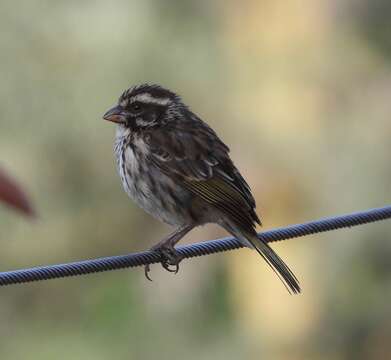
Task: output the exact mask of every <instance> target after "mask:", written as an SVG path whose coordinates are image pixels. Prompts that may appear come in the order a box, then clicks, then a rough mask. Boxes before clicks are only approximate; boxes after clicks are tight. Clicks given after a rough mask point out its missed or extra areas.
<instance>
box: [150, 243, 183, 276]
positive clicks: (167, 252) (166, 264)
mask: <svg viewBox="0 0 391 360" xmlns="http://www.w3.org/2000/svg"><path fill="white" fill-rule="evenodd" d="M151 250H152V251H155V252H157V253H158V254H159V257H160V259H161V260H160V263H161V265H162V266H163V268H164V269H166V270H167V271H169V272H172V273H175V274H177V273H178V271H179V263H180V262H181V261H182V260H183V255H181V254H180V253H179V252H178V251H176V250H175V248H174V247H173V246H169V245H160V246H159V247H153V248H152V249H151ZM171 266H173V268H172V267H171ZM150 270H151V269H150V266H149V265H145V267H144V272H145V277H146V278H147V279H148V280H150V281H152V279H151V277H150V276H149V272H150Z"/></svg>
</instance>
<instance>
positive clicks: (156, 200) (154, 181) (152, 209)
mask: <svg viewBox="0 0 391 360" xmlns="http://www.w3.org/2000/svg"><path fill="white" fill-rule="evenodd" d="M143 160H144V159H142V161H140V158H137V157H136V156H135V154H134V153H133V152H130V151H129V152H127V154H126V164H125V163H124V162H123V159H122V158H121V157H120V158H118V159H117V165H118V172H119V175H120V177H121V182H122V185H123V188H124V190H125V191H126V193H127V194H128V195H129V197H130V198H131V199H132V200H133V201H134V202H135V203H136V204H137V205H138V206H139V207H141V208H142V209H144V210H145V211H146V212H147V213H149V214H150V215H152V216H153V217H155V218H156V219H158V220H161V221H163V222H165V223H167V224H170V225H176V226H180V225H184V224H187V223H189V221H190V220H189V215H188V212H187V211H186V206H189V201H190V199H189V198H190V194H189V193H188V191H187V190H185V189H183V188H181V187H179V186H178V185H176V184H175V183H173V181H172V180H171V179H170V178H168V177H167V176H166V175H165V174H163V173H162V172H161V171H160V170H159V169H157V168H156V167H154V166H153V165H151V164H147V163H146V162H145V161H143Z"/></svg>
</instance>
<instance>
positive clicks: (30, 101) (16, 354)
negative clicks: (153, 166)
mask: <svg viewBox="0 0 391 360" xmlns="http://www.w3.org/2000/svg"><path fill="white" fill-rule="evenodd" d="M0 8H1V11H0V49H1V50H0V51H1V55H0V166H1V168H2V169H4V170H7V172H9V173H10V174H12V175H13V176H14V177H16V178H17V179H18V181H19V183H20V184H22V185H23V186H24V189H25V190H26V191H27V192H28V194H29V195H30V197H31V198H32V200H33V204H34V207H35V209H36V211H37V213H38V217H37V219H35V220H34V221H30V220H28V219H26V218H23V217H21V216H19V214H17V213H16V212H13V211H10V209H8V208H6V207H4V206H1V207H0V235H1V236H0V240H1V251H0V270H2V271H4V270H10V269H16V268H22V267H29V266H36V265H40V264H53V263H58V262H68V261H75V260H80V259H86V258H93V257H98V256H109V255H117V254H123V253H128V252H133V251H141V250H143V249H146V248H149V247H150V246H152V245H153V244H154V243H156V242H157V241H158V240H160V239H161V238H162V237H163V236H165V235H166V234H167V233H168V232H169V231H170V229H169V228H168V227H167V226H165V225H162V224H161V223H159V222H158V221H156V220H154V219H152V218H151V217H150V216H148V215H147V214H145V213H144V212H143V211H142V210H140V209H138V208H137V207H136V205H134V204H133V203H132V202H131V201H130V200H129V199H128V198H127V196H126V195H125V193H124V192H123V190H122V188H121V185H120V181H119V177H118V176H117V174H116V170H115V163H114V158H113V153H112V146H113V138H114V126H113V124H110V123H107V122H104V121H103V120H102V114H103V113H104V112H105V111H106V110H107V109H108V108H109V107H110V106H112V105H113V104H114V103H115V102H116V100H117V98H118V96H119V95H120V93H121V92H122V91H123V90H124V89H126V88H128V87H129V86H131V85H134V84H138V83H143V82H151V83H159V84H162V85H164V86H166V87H168V88H170V89H173V90H174V91H176V92H178V93H180V94H181V95H182V97H183V99H184V101H185V102H186V103H187V104H188V105H189V106H190V107H191V108H192V109H193V110H194V111H195V112H196V113H197V114H198V115H200V116H201V117H202V118H203V119H205V120H206V121H207V122H208V123H209V124H210V125H212V127H213V128H214V129H215V130H216V131H217V133H218V134H219V135H220V136H221V137H222V139H223V140H224V141H225V142H227V143H228V144H229V145H230V147H231V153H232V158H233V159H234V161H235V163H236V164H237V166H238V167H239V169H240V170H241V171H242V173H243V175H244V176H245V177H246V178H247V180H248V182H249V184H250V185H251V187H252V189H253V191H254V195H255V197H256V200H257V204H258V208H257V209H258V212H259V213H260V214H261V215H262V218H263V222H264V229H270V228H272V227H275V226H284V225H287V224H292V223H298V222H303V221H308V220H312V219H317V218H319V217H324V216H330V215H337V214H343V213H348V212H352V211H358V210H363V209H367V208H371V207H376V206H383V205H386V204H388V203H389V202H390V193H391V162H390V154H391V121H390V113H391V108H390V94H391V22H390V20H389V14H390V11H391V3H390V2H389V1H386V0H377V1H370V0H360V1H358V0H355V1H353V0H343V1H337V0H334V1H330V0H302V1H295V0H289V1H282V0H277V1H276V0H260V1H241V2H238V1H231V0H229V1H222V0H221V1H207V0H203V1H182V0H170V1H159V0H144V1H125V0H122V1H110V2H108V1H92V0H91V1H84V2H80V1H55V2H54V1H48V0H47V1H39V2H37V1H29V0H20V1H18V2H17V3H15V2H14V1H10V0H1V1H0ZM390 229H391V228H390V223H389V222H384V223H378V224H372V225H367V226H363V227H359V228H355V229H352V230H343V231H338V232H332V233H327V234H321V235H317V236H312V237H306V238H301V239H296V240H292V241H287V242H283V243H278V244H275V245H273V247H274V248H275V249H276V250H277V251H278V253H279V254H280V255H281V256H282V258H283V259H285V260H286V262H287V263H288V264H289V265H290V267H291V268H292V269H293V271H294V272H295V273H296V275H297V276H298V278H299V279H300V281H301V284H302V288H303V294H302V295H300V296H290V295H289V294H288V293H287V291H286V290H285V288H284V287H283V286H282V284H281V283H280V282H279V281H278V279H277V278H276V276H275V275H274V273H273V272H272V271H270V269H269V268H268V267H267V265H265V263H264V262H263V261H261V259H260V258H259V256H258V255H257V254H256V253H254V252H251V251H249V250H241V251H236V252H232V253H225V254H219V255H215V256H210V257H203V258H198V259H195V260H192V261H186V262H184V263H183V264H182V267H181V271H180V274H178V275H176V276H174V275H172V274H169V273H166V272H165V271H163V270H162V269H161V268H160V267H159V266H153V267H152V273H151V274H152V277H153V279H154V281H153V282H152V283H151V282H149V281H147V280H146V279H145V278H144V273H143V270H142V269H133V270H122V271H117V272H111V273H102V274H98V275H91V276H86V277H80V278H72V279H64V280H55V281H48V282H41V283H35V284H28V285H21V286H12V287H6V288H0V294H1V295H0V318H1V322H0V358H1V359H7V360H8V359H12V360H13V359H26V358H28V359H86V360H88V359H94V360H98V359H108V358H112V359H155V358H163V359H165V358H172V359H179V358H180V359H190V360H192V359H237V358H238V357H240V358H243V359H257V358H259V357H264V358H266V359H288V358H289V359H309V358H310V359H315V360H317V359H369V358H371V359H375V358H376V359H385V358H389V357H391V343H390V341H389V339H390V337H391V307H390V304H389V300H390V297H391V261H390V258H391V235H390V234H391V231H390ZM223 235H224V236H225V233H224V232H223V231H221V230H220V229H218V228H217V227H215V226H207V227H204V228H202V229H198V230H196V231H193V232H192V233H191V234H190V235H188V236H187V237H186V239H185V240H184V242H194V241H201V240H206V239H213V238H216V237H220V236H223Z"/></svg>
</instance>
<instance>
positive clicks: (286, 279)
mask: <svg viewBox="0 0 391 360" xmlns="http://www.w3.org/2000/svg"><path fill="white" fill-rule="evenodd" d="M224 227H225V228H226V229H227V230H228V231H229V232H230V233H231V234H232V235H233V236H235V237H236V238H238V239H239V240H240V241H241V242H242V243H244V244H245V245H246V246H249V247H251V248H254V249H255V250H256V251H257V252H258V254H259V255H261V256H262V257H263V258H264V260H265V261H266V262H267V263H268V265H269V266H270V267H271V268H272V269H273V271H274V272H275V273H276V274H277V276H278V277H279V278H280V280H281V281H282V282H283V284H284V285H285V287H286V288H287V290H288V291H289V293H291V294H292V293H293V294H298V293H300V292H301V289H300V284H299V281H298V280H297V278H296V276H295V275H294V274H293V272H292V270H291V269H289V267H288V265H286V264H285V263H284V261H283V260H282V259H281V258H280V257H279V256H278V255H277V254H276V253H275V252H274V250H273V249H272V248H271V247H270V246H269V245H268V244H267V243H266V242H264V241H262V240H261V239H259V238H258V237H257V234H256V232H255V231H251V232H250V231H248V230H241V229H239V228H238V227H236V226H232V225H228V226H227V224H225V226H224Z"/></svg>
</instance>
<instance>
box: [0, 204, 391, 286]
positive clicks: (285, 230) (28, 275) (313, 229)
mask: <svg viewBox="0 0 391 360" xmlns="http://www.w3.org/2000/svg"><path fill="white" fill-rule="evenodd" d="M390 218H391V205H390V206H385V207H382V208H375V209H370V210H366V211H361V212H357V213H352V214H348V215H342V216H334V217H328V218H324V219H320V220H315V221H311V222H307V223H303V224H296V225H290V226H287V227H282V228H276V229H272V230H269V231H265V232H262V233H259V234H258V237H259V238H260V239H262V240H264V241H266V242H274V241H280V240H288V239H293V238H296V237H301V236H306V235H311V234H315V233H320V232H325V231H331V230H337V229H341V228H346V227H352V226H357V225H362V224H367V223H371V222H375V221H381V220H386V219H390ZM241 247H243V246H242V245H241V243H240V242H239V241H238V240H237V239H235V238H233V237H226V238H222V239H217V240H210V241H203V242H199V243H195V244H191V245H184V246H178V247H177V248H176V249H177V251H178V252H179V253H180V254H181V255H183V257H184V258H192V257H196V256H204V255H209V254H214V253H217V252H221V251H228V250H235V249H239V248H241ZM158 262H160V256H159V255H158V253H156V252H152V251H144V252H138V253H131V254H128V255H120V256H111V257H104V258H98V259H92V260H84V261H78V262H72V263H67V264H58V265H48V266H38V267H34V268H30V269H21V270H14V271H5V272H0V286H5V285H11V284H20V283H27V282H32V281H38V280H49V279H54V278H62V277H68V276H76V275H85V274H90V273H95V272H102V271H109V270H116V269H123V268H128V267H136V266H142V265H147V264H154V263H158Z"/></svg>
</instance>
